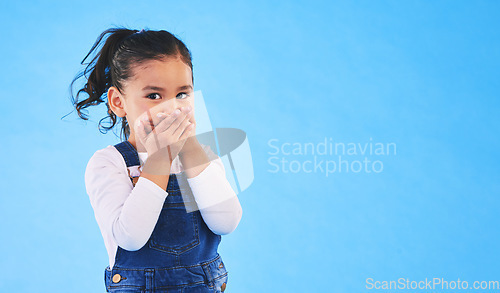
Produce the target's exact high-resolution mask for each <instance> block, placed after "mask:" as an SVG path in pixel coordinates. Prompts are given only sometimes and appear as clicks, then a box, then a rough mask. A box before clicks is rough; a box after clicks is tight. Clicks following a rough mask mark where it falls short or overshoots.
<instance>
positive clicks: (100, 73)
mask: <svg viewBox="0 0 500 293" xmlns="http://www.w3.org/2000/svg"><path fill="white" fill-rule="evenodd" d="M136 31H137V30H129V29H122V28H111V29H108V30H105V31H104V32H103V33H101V35H100V36H99V37H98V38H97V40H96V42H95V43H94V45H93V46H92V48H91V49H90V51H89V52H88V54H87V56H85V58H83V60H82V62H81V64H82V65H85V64H86V65H87V67H86V68H85V69H84V70H83V71H82V72H80V73H79V74H78V75H77V76H76V77H75V78H74V79H73V81H72V82H71V86H70V91H71V96H72V97H73V85H74V83H75V82H76V81H77V80H78V79H80V78H81V77H84V78H85V79H86V80H87V82H86V83H85V85H84V86H83V87H82V88H81V89H79V90H78V92H77V93H76V96H75V98H74V99H72V103H73V105H74V107H75V108H76V110H77V112H78V116H79V117H80V118H82V119H83V120H88V117H87V116H86V114H85V113H84V110H85V108H87V107H89V106H94V105H99V104H100V103H102V102H105V100H103V97H104V96H105V94H106V93H107V91H108V89H109V87H111V86H112V85H114V86H117V88H118V89H119V90H120V87H119V86H118V85H117V84H115V83H116V82H115V81H116V78H114V76H112V73H113V70H112V60H113V56H114V54H115V52H116V51H117V49H118V47H119V46H120V44H121V43H122V41H123V40H124V39H125V38H127V37H128V36H130V35H131V34H133V33H135V32H136ZM106 35H108V36H107V38H106ZM103 40H105V41H103ZM100 46H102V48H101V49H100V50H99V51H98V48H99V47H100ZM91 54H95V56H94V58H93V59H92V61H90V62H88V63H84V62H85V60H86V59H87V58H88V57H89V56H90V55H91ZM82 93H84V94H87V95H88V98H86V99H84V100H81V101H79V100H78V99H79V97H80V95H81V94H82ZM106 106H107V108H108V110H107V113H108V116H107V117H104V118H102V119H101V120H100V121H99V130H101V127H102V128H103V129H105V130H106V131H107V130H109V129H111V128H113V127H114V125H115V124H116V121H117V118H118V117H117V116H116V115H115V114H114V113H113V111H111V109H110V108H109V104H108V103H106ZM106 118H109V119H111V126H109V127H106V126H103V125H101V122H102V121H103V120H104V119H106ZM122 124H127V122H126V119H123V121H122ZM101 132H102V131H101ZM125 135H126V134H125Z"/></svg>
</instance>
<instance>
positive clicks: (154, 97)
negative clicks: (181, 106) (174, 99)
mask: <svg viewBox="0 0 500 293" xmlns="http://www.w3.org/2000/svg"><path fill="white" fill-rule="evenodd" d="M147 97H148V98H151V99H153V100H158V98H160V99H161V96H160V94H159V93H153V94H150V95H147Z"/></svg>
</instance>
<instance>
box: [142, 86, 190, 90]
mask: <svg viewBox="0 0 500 293" xmlns="http://www.w3.org/2000/svg"><path fill="white" fill-rule="evenodd" d="M188 89H193V87H192V86H191V85H183V86H180V87H178V88H177V90H178V91H182V90H188ZM142 90H143V91H145V90H153V91H165V89H164V88H162V87H159V86H154V85H147V86H145V87H143V88H142Z"/></svg>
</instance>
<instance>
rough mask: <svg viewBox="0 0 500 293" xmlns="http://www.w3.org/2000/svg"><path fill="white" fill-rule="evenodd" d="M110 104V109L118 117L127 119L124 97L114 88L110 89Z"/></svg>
mask: <svg viewBox="0 0 500 293" xmlns="http://www.w3.org/2000/svg"><path fill="white" fill-rule="evenodd" d="M108 104H109V108H110V109H111V111H113V113H115V115H116V116H118V117H125V115H126V114H127V113H126V112H125V107H124V106H125V105H124V103H123V96H122V94H121V93H120V92H119V91H118V89H117V88H116V87H114V86H112V87H110V88H109V89H108Z"/></svg>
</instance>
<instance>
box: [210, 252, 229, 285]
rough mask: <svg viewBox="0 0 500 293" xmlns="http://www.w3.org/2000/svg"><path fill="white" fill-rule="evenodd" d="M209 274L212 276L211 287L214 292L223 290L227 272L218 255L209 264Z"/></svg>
mask: <svg viewBox="0 0 500 293" xmlns="http://www.w3.org/2000/svg"><path fill="white" fill-rule="evenodd" d="M210 275H211V277H212V285H213V288H212V289H213V290H214V292H215V293H221V292H224V291H225V289H226V286H227V281H228V272H227V270H226V266H225V264H224V262H223V261H222V258H221V257H220V256H219V257H218V258H217V259H216V260H215V261H214V262H213V263H212V264H210Z"/></svg>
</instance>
